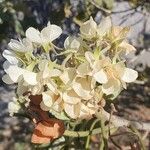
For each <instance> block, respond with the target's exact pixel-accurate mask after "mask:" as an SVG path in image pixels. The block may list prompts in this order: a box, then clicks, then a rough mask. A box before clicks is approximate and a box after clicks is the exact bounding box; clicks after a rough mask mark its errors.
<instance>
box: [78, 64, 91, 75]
mask: <svg viewBox="0 0 150 150" xmlns="http://www.w3.org/2000/svg"><path fill="white" fill-rule="evenodd" d="M90 72H91V69H90V66H89V63H88V62H85V63H82V64H81V65H79V66H78V68H77V73H78V74H79V75H81V76H84V75H89V74H90Z"/></svg>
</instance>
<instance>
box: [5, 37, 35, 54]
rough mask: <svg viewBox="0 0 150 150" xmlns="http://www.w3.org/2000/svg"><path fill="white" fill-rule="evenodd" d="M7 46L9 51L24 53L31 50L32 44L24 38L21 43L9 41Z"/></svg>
mask: <svg viewBox="0 0 150 150" xmlns="http://www.w3.org/2000/svg"><path fill="white" fill-rule="evenodd" d="M8 46H9V47H10V49H11V50H13V51H16V52H22V53H26V52H28V51H32V50H33V45H32V42H31V41H30V40H29V39H28V38H24V39H22V41H21V40H19V41H18V40H14V39H11V40H10V42H9V43H8Z"/></svg>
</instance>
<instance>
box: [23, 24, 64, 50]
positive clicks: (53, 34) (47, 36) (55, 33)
mask: <svg viewBox="0 0 150 150" xmlns="http://www.w3.org/2000/svg"><path fill="white" fill-rule="evenodd" d="M25 34H26V37H27V38H28V39H30V41H31V42H33V43H35V44H38V45H42V46H43V47H44V48H47V47H48V44H50V43H51V42H52V41H54V40H55V39H57V38H58V37H59V36H60V35H61V34H62V29H61V28H60V27H59V26H57V25H54V24H50V23H48V25H47V26H46V27H45V28H43V29H42V31H41V32H40V31H39V30H37V29H35V28H33V27H29V28H28V29H27V30H26V33H25Z"/></svg>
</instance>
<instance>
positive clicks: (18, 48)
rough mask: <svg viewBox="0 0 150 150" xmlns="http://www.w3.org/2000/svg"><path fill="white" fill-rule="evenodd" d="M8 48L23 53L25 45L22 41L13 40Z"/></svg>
mask: <svg viewBox="0 0 150 150" xmlns="http://www.w3.org/2000/svg"><path fill="white" fill-rule="evenodd" d="M8 46H9V47H10V48H11V49H12V50H14V51H21V49H22V47H23V44H22V42H21V41H18V40H14V39H11V40H10V42H9V43H8Z"/></svg>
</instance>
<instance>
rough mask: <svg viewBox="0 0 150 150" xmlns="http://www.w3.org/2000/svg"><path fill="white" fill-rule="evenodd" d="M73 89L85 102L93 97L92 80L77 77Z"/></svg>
mask: <svg viewBox="0 0 150 150" xmlns="http://www.w3.org/2000/svg"><path fill="white" fill-rule="evenodd" d="M72 88H73V89H74V91H75V92H76V93H77V94H78V95H79V96H80V97H82V98H83V99H85V100H88V99H90V98H91V97H92V95H91V80H89V79H86V78H80V77H77V78H76V79H75V80H74V82H73V84H72Z"/></svg>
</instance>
